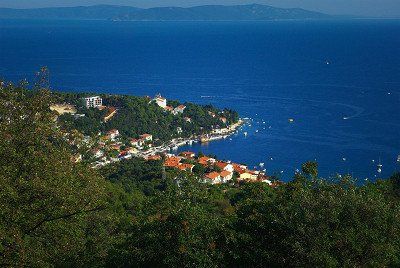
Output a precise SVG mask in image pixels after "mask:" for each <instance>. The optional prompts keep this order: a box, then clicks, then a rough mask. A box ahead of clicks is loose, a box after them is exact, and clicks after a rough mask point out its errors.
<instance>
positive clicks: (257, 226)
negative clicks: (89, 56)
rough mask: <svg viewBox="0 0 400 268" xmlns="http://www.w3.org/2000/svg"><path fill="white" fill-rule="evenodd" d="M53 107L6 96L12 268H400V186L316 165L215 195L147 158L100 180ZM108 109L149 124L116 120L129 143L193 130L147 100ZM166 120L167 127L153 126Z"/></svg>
mask: <svg viewBox="0 0 400 268" xmlns="http://www.w3.org/2000/svg"><path fill="white" fill-rule="evenodd" d="M75 97H76V96H73V97H72V98H71V99H73V98H75ZM53 99H54V95H51V94H50V92H48V91H47V90H35V91H28V90H25V89H24V87H23V86H17V87H16V86H12V85H6V86H3V87H0V162H1V163H0V265H1V266H28V267H30V266H33V267H48V266H56V267H94V266H96V267H97V266H98V267H104V266H108V267H109V266H116V267H166V266H168V267H189V266H190V267H197V266H199V267H205V266H208V267H283V266H286V267H370V266H371V267H375V266H380V267H381V266H382V267H398V266H400V175H399V174H394V175H393V176H392V177H391V178H389V179H388V180H378V181H377V182H375V183H368V184H366V185H357V184H355V182H354V179H353V178H351V177H349V176H343V177H340V178H334V179H331V180H324V179H321V178H319V177H318V165H317V163H315V162H307V163H305V164H304V165H303V167H302V173H299V174H296V176H295V179H294V180H293V181H291V182H289V183H287V184H284V185H282V186H279V187H277V188H271V187H270V186H268V185H266V184H264V183H242V184H240V185H235V186H231V185H208V184H204V183H201V182H200V180H199V178H201V177H202V174H203V173H204V172H206V171H207V170H206V169H205V168H204V167H203V166H201V165H195V167H194V170H195V172H194V173H193V174H190V173H188V172H180V171H178V170H176V169H169V170H166V171H165V169H164V167H163V165H162V161H145V160H143V159H136V158H134V159H131V160H125V161H121V162H118V163H115V164H113V165H109V166H106V167H103V168H102V169H100V170H94V169H92V168H90V167H89V166H87V165H86V164H85V163H72V161H71V156H72V154H71V146H70V145H69V144H68V143H67V141H66V139H65V137H64V135H63V133H61V132H60V130H59V128H58V126H57V123H56V122H54V120H53V116H54V114H53V113H52V112H50V110H49V104H50V103H51V102H52V100H53ZM107 101H109V102H110V104H112V105H115V106H119V107H124V109H127V114H130V113H132V114H130V116H133V113H137V114H138V115H137V116H134V117H133V119H130V118H128V117H123V116H122V117H119V119H118V118H116V120H115V121H114V120H112V121H114V122H115V124H121V125H124V124H133V125H135V128H133V130H132V129H131V127H126V128H123V129H121V131H124V133H125V134H126V135H128V134H129V135H133V134H135V133H137V134H139V133H143V132H151V131H156V132H157V131H158V130H159V131H161V129H162V128H165V129H167V133H168V129H169V130H171V129H173V128H169V127H170V124H174V122H176V120H178V121H179V120H181V119H180V117H179V116H177V117H176V118H175V117H174V116H173V115H171V114H166V113H165V112H164V111H162V110H161V109H160V108H159V107H157V106H156V105H148V101H147V100H145V99H141V98H137V99H135V98H134V97H128V98H127V97H124V96H116V97H115V96H113V97H110V98H109V99H108V100H107ZM138 103H139V104H138ZM144 107H147V108H146V109H144ZM187 107H188V109H187V111H186V110H185V112H187V113H188V114H190V115H191V116H193V117H197V118H198V119H199V122H201V124H206V125H212V124H217V122H216V121H214V118H213V117H209V114H208V111H211V112H214V113H216V112H217V111H215V110H213V109H214V108H212V107H210V106H205V107H203V108H201V107H197V106H192V105H190V104H187ZM88 114H89V116H88V118H95V117H96V116H101V114H98V112H97V111H95V110H93V111H88ZM184 116H185V115H184ZM232 116H233V117H234V113H232ZM139 117H140V118H139ZM160 117H162V119H160V120H161V121H157V122H158V123H157V124H161V126H162V127H160V128H159V127H158V126H156V124H153V123H149V122H151V121H152V120H159V118H160ZM226 117H227V118H228V116H226ZM131 120H132V121H131ZM230 120H234V119H230ZM63 121H64V123H65V124H66V123H67V122H68V118H67V119H65V120H63ZM71 124H72V123H71ZM73 124H76V122H74V123H73ZM89 124H91V123H89ZM136 124H144V125H138V126H136ZM218 124H219V122H218ZM92 125H93V124H92ZM130 126H131V125H130ZM107 127H110V128H111V127H114V125H112V124H110V125H108V124H107V125H105V129H107ZM96 128H97V127H96ZM194 129H196V127H195V128H194ZM197 130H200V128H198V129H197ZM96 131H97V130H96ZM96 131H93V132H92V133H96ZM131 131H132V132H131ZM160 133H161V132H160ZM160 133H159V134H157V135H159V138H163V137H164V136H163V135H164V134H160ZM167 136H168V135H166V136H165V137H167ZM188 162H189V163H190V161H188ZM102 176H104V177H105V178H107V180H104V179H103V177H102Z"/></svg>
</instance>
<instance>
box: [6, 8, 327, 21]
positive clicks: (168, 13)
mask: <svg viewBox="0 0 400 268" xmlns="http://www.w3.org/2000/svg"><path fill="white" fill-rule="evenodd" d="M330 17H331V16H330V15H327V14H323V13H318V12H313V11H308V10H304V9H300V8H276V7H272V6H267V5H259V4H253V5H236V6H221V5H206V6H196V7H189V8H181V7H158V8H148V9H142V8H136V7H129V6H112V5H97V6H88V7H86V6H79V7H58V8H37V9H12V8H0V19H84V20H85V19H87V20H124V21H125V20H127V21H201V20H205V21H207V20H208V21H213V20H214V21H223V20H233V21H244V20H250V21H263V20H278V19H322V18H330Z"/></svg>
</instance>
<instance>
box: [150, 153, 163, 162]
mask: <svg viewBox="0 0 400 268" xmlns="http://www.w3.org/2000/svg"><path fill="white" fill-rule="evenodd" d="M146 160H147V161H157V160H161V156H160V155H158V154H155V155H150V156H148V157H147V158H146Z"/></svg>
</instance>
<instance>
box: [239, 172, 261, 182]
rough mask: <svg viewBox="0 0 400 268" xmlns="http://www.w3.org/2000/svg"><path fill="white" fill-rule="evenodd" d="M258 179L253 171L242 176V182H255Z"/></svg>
mask: <svg viewBox="0 0 400 268" xmlns="http://www.w3.org/2000/svg"><path fill="white" fill-rule="evenodd" d="M257 178H258V174H256V173H254V172H252V171H246V172H244V173H242V174H240V180H247V181H255V180H257Z"/></svg>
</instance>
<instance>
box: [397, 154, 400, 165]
mask: <svg viewBox="0 0 400 268" xmlns="http://www.w3.org/2000/svg"><path fill="white" fill-rule="evenodd" d="M397 162H399V163H400V154H399V155H398V156H397Z"/></svg>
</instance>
